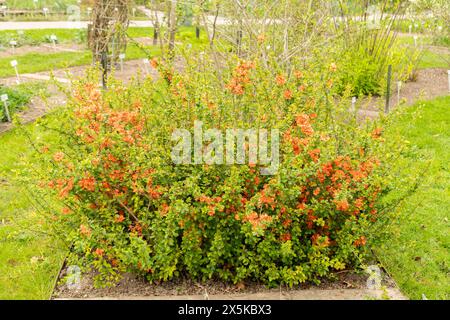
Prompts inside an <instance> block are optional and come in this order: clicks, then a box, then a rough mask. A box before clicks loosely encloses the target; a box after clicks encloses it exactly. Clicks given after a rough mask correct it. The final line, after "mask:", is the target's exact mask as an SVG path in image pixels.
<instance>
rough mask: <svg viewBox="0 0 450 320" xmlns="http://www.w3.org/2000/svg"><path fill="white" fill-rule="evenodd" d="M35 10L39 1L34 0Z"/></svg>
mask: <svg viewBox="0 0 450 320" xmlns="http://www.w3.org/2000/svg"><path fill="white" fill-rule="evenodd" d="M33 3H34V8H35V9H37V4H38V0H33Z"/></svg>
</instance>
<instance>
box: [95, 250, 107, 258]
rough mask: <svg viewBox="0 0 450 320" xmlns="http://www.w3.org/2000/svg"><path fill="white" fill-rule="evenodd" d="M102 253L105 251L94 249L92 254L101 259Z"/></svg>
mask: <svg viewBox="0 0 450 320" xmlns="http://www.w3.org/2000/svg"><path fill="white" fill-rule="evenodd" d="M104 253H105V250H103V249H99V248H97V249H95V251H94V254H95V255H96V256H99V257H102V256H103V254H104Z"/></svg>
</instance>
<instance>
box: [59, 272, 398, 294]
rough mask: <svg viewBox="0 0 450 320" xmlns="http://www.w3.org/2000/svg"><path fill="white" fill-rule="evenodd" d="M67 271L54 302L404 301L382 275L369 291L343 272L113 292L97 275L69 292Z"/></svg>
mask: <svg viewBox="0 0 450 320" xmlns="http://www.w3.org/2000/svg"><path fill="white" fill-rule="evenodd" d="M66 274H67V268H64V269H63V270H62V271H61V273H60V278H59V280H58V285H57V286H56V288H55V290H54V292H53V295H52V299H105V298H108V299H164V300H166V299H182V300H186V299H192V300H198V299H235V298H237V299H270V300H273V299H295V300H297V299H325V300H328V299H336V300H341V299H343V300H346V299H372V298H383V294H384V295H385V296H384V298H386V299H387V298H389V299H395V300H397V299H401V300H403V299H405V297H404V296H403V295H402V294H401V293H400V291H399V290H398V288H397V286H396V284H395V282H394V281H393V280H392V279H391V278H390V277H389V276H388V275H387V274H386V273H384V272H383V274H382V278H383V281H382V285H383V287H382V289H380V290H369V289H367V278H368V275H367V273H364V272H361V273H356V272H351V271H344V272H338V273H335V274H334V277H335V279H334V280H324V281H322V283H320V284H318V285H315V284H312V283H305V284H302V285H300V286H293V287H292V288H289V287H287V286H279V287H276V288H268V287H266V286H264V285H263V284H260V283H256V282H248V281H247V282H243V283H239V284H236V285H234V284H231V283H225V282H222V281H215V280H208V281H206V282H197V281H194V280H192V279H190V278H188V277H184V278H180V279H176V280H172V281H167V282H158V283H154V284H150V283H149V282H148V281H146V280H145V279H144V278H142V277H137V276H134V275H132V274H124V275H123V279H122V280H121V281H120V282H119V283H118V284H117V285H116V286H114V287H112V288H95V287H94V276H95V274H94V273H88V274H84V275H83V276H82V277H81V281H80V287H79V289H77V290H73V289H70V288H69V287H68V286H67V285H66V284H65V280H64V277H65V275H66Z"/></svg>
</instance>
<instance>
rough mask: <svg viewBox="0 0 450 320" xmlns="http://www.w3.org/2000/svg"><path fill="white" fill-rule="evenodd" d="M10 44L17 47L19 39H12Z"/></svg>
mask: <svg viewBox="0 0 450 320" xmlns="http://www.w3.org/2000/svg"><path fill="white" fill-rule="evenodd" d="M9 44H10V45H11V46H13V47H15V46H17V41H15V40H11V41H10V42H9Z"/></svg>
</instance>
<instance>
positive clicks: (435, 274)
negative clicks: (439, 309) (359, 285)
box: [376, 96, 450, 299]
mask: <svg viewBox="0 0 450 320" xmlns="http://www.w3.org/2000/svg"><path fill="white" fill-rule="evenodd" d="M449 106H450V96H446V97H441V98H438V99H435V100H432V101H428V102H424V103H418V104H416V105H415V106H413V107H409V108H408V109H407V110H406V111H405V114H404V115H402V116H401V117H399V119H397V120H395V122H394V126H393V127H392V128H390V129H389V131H388V132H387V139H389V135H402V136H403V137H405V138H406V139H407V140H408V141H409V143H410V144H411V145H412V146H414V147H413V150H412V152H410V153H409V154H408V155H407V156H406V157H404V158H402V160H401V161H402V162H401V166H402V169H403V172H402V174H404V175H410V176H414V177H417V175H419V174H421V170H420V169H419V168H424V167H427V170H426V173H425V174H424V175H423V176H422V177H421V182H422V184H421V186H420V187H419V189H418V190H417V191H416V192H415V193H414V194H413V195H412V196H411V197H410V198H409V199H408V200H407V201H406V202H405V203H404V204H403V205H402V207H401V208H400V209H399V210H398V212H397V214H398V219H397V221H395V222H394V223H393V224H392V225H391V226H390V229H389V232H390V238H389V239H388V241H386V242H385V243H384V244H383V245H382V246H381V247H379V248H376V252H377V254H378V255H379V258H380V259H381V261H382V263H383V264H384V266H385V267H386V269H387V270H388V271H389V272H390V273H391V274H392V276H393V277H394V279H395V280H396V282H397V284H398V285H399V286H400V288H401V290H402V291H403V293H404V294H406V295H407V296H408V297H409V298H411V299H422V294H423V295H425V297H426V298H428V299H449V298H450V232H449V231H450V152H449V150H450V108H449Z"/></svg>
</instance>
